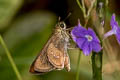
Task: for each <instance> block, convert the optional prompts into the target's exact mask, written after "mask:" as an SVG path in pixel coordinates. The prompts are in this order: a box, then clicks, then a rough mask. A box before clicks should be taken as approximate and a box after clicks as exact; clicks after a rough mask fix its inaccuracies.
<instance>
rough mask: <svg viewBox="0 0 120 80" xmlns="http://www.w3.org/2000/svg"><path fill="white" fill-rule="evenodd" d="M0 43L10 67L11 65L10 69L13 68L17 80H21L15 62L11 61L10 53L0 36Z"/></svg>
mask: <svg viewBox="0 0 120 80" xmlns="http://www.w3.org/2000/svg"><path fill="white" fill-rule="evenodd" d="M0 42H1V45H2V46H3V48H4V50H5V52H6V55H7V57H8V59H9V61H10V63H11V65H12V68H13V70H14V72H15V74H16V76H17V78H18V80H22V77H21V75H20V73H19V71H18V69H17V67H16V65H15V62H14V61H13V58H12V56H11V54H10V52H9V50H8V48H7V46H6V44H5V42H4V40H3V38H2V36H1V35H0Z"/></svg>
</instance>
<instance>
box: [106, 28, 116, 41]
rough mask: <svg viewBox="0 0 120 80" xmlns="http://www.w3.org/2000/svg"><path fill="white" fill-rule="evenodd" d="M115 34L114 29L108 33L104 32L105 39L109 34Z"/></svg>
mask: <svg viewBox="0 0 120 80" xmlns="http://www.w3.org/2000/svg"><path fill="white" fill-rule="evenodd" d="M113 34H115V33H114V31H113V30H110V31H109V32H107V33H105V34H104V39H106V38H107V37H109V36H111V35H113Z"/></svg>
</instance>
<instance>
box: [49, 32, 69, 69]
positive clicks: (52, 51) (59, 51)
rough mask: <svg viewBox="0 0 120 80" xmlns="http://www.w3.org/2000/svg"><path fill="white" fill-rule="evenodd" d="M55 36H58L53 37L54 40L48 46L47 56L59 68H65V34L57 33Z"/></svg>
mask: <svg viewBox="0 0 120 80" xmlns="http://www.w3.org/2000/svg"><path fill="white" fill-rule="evenodd" d="M54 36H56V37H54V38H53V39H52V42H51V43H50V44H49V46H48V49H47V56H48V59H49V61H50V63H51V64H52V65H53V66H54V67H56V68H57V69H59V70H61V69H63V68H64V62H65V52H66V50H67V42H66V39H65V38H64V34H61V33H57V34H54ZM66 38H67V37H66Z"/></svg>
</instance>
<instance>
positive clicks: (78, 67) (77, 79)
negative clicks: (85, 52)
mask: <svg viewBox="0 0 120 80" xmlns="http://www.w3.org/2000/svg"><path fill="white" fill-rule="evenodd" d="M80 56H81V51H80V53H79V55H78V63H77V73H76V80H79V73H80Z"/></svg>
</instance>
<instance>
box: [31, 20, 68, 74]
mask: <svg viewBox="0 0 120 80" xmlns="http://www.w3.org/2000/svg"><path fill="white" fill-rule="evenodd" d="M68 44H69V35H68V33H67V30H66V24H65V23H64V22H58V24H56V26H55V30H54V33H53V34H52V36H51V38H50V39H49V40H48V42H47V43H46V44H45V46H44V47H43V49H42V50H41V52H40V53H39V55H38V56H37V57H36V59H35V61H34V62H33V63H32V65H31V67H30V72H31V73H34V74H42V73H46V72H50V71H52V70H55V69H56V70H62V69H63V68H64V67H65V69H66V70H67V71H70V60H69V55H68V52H67V49H68Z"/></svg>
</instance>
